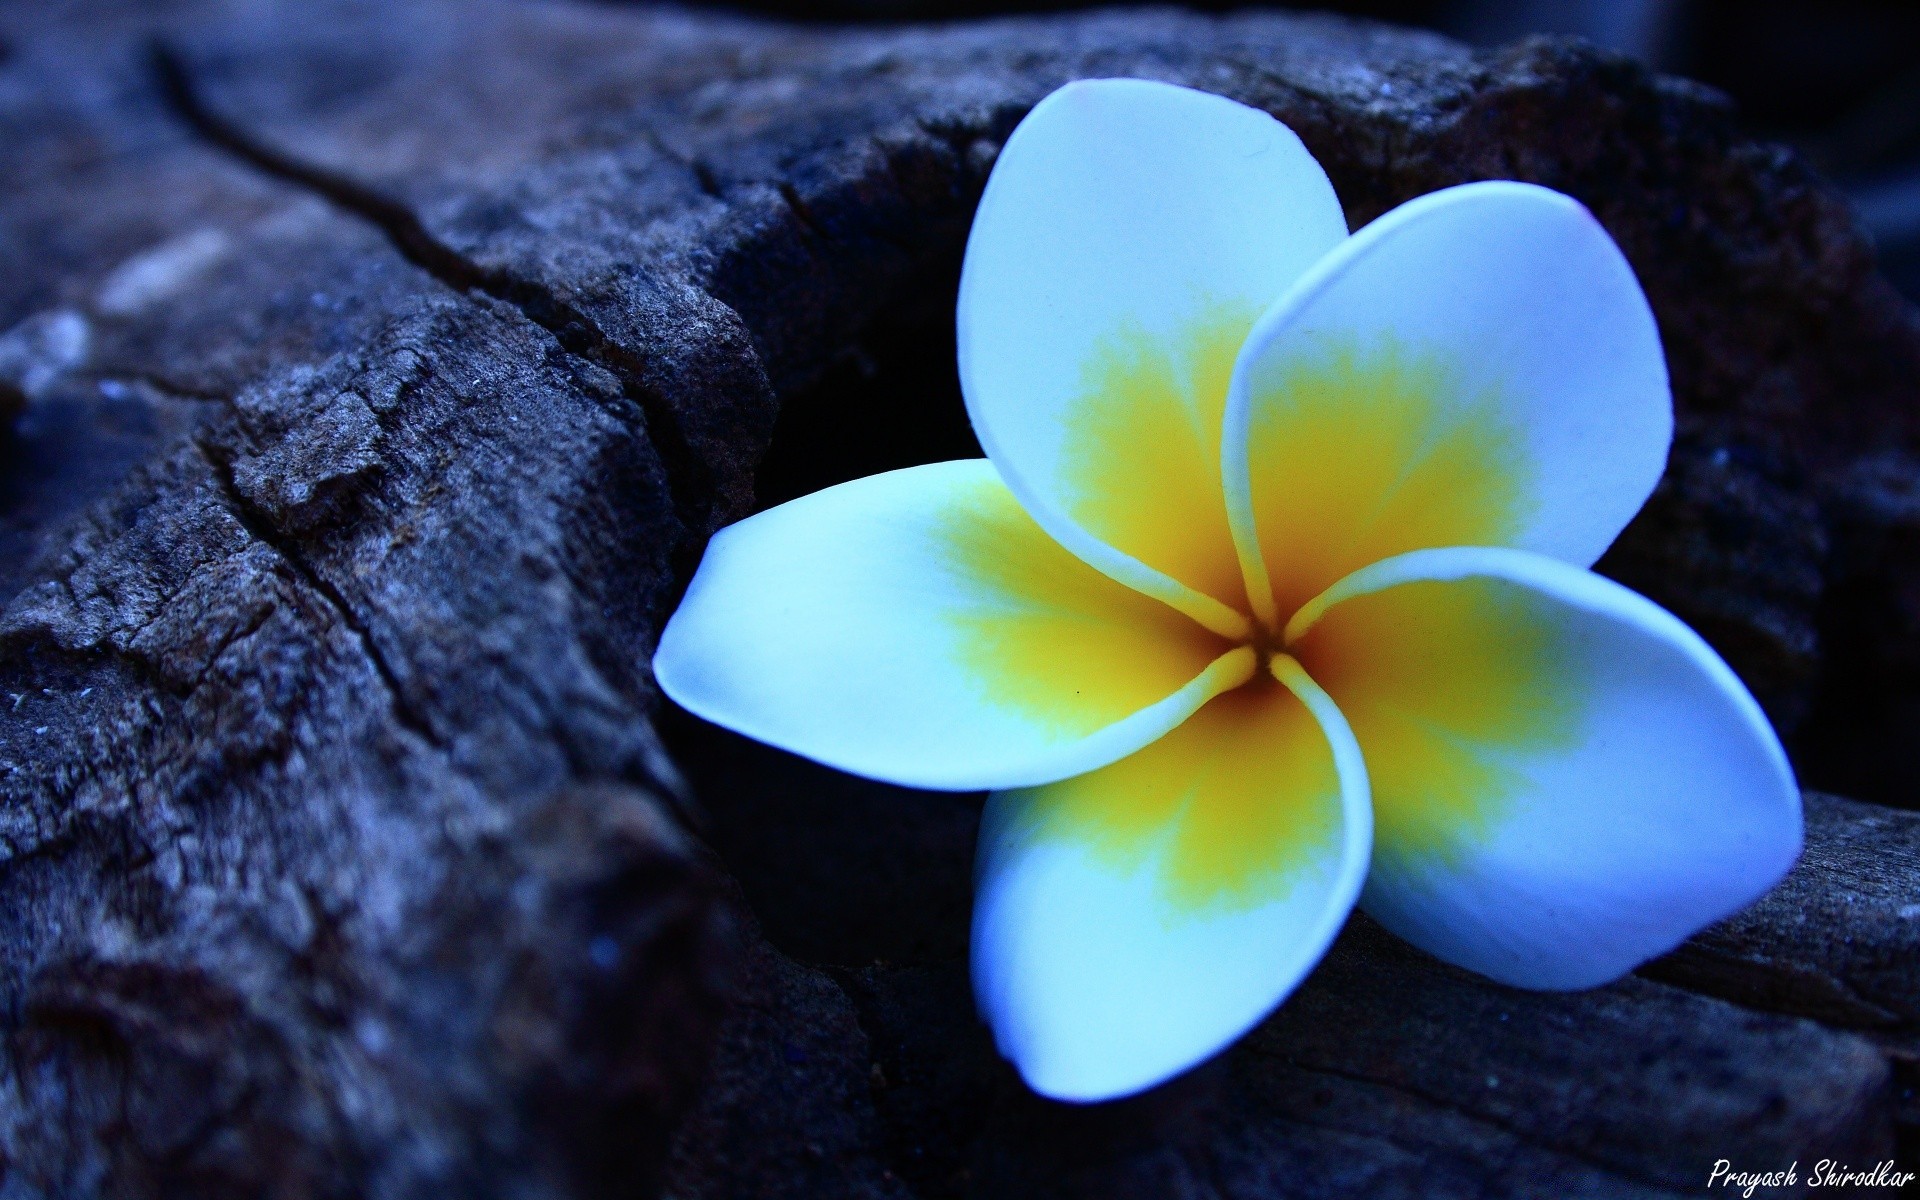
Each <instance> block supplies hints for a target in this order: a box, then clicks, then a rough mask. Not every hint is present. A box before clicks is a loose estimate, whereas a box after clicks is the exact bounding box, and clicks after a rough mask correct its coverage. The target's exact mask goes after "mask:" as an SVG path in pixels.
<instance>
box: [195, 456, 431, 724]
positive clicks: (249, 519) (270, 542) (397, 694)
mask: <svg viewBox="0 0 1920 1200" xmlns="http://www.w3.org/2000/svg"><path fill="white" fill-rule="evenodd" d="M197 441H198V444H199V447H200V452H201V453H202V454H203V455H205V456H206V459H207V461H208V463H209V464H211V465H212V467H213V476H214V479H215V481H216V482H218V483H219V485H220V491H221V494H222V496H223V497H224V499H225V500H226V502H227V508H228V510H229V511H230V512H232V514H233V517H234V519H235V520H237V521H239V522H240V525H241V528H243V529H245V530H246V531H247V535H248V536H249V537H251V538H253V539H254V540H255V541H257V542H259V543H260V544H261V545H263V546H266V547H267V548H268V549H270V550H272V551H273V552H274V553H275V554H277V555H279V556H280V558H281V560H282V561H283V562H285V563H286V564H287V566H288V568H289V569H290V570H291V571H293V573H294V575H295V576H296V577H297V578H298V579H299V580H300V581H301V582H302V583H304V584H306V585H307V587H308V588H309V589H310V590H311V591H312V592H313V593H314V595H316V596H318V597H319V598H320V600H321V602H322V603H324V604H325V605H326V606H327V607H328V608H330V609H332V610H333V613H334V615H335V616H336V617H337V618H338V619H339V621H340V623H341V624H342V625H344V626H346V628H347V630H348V632H350V633H352V634H353V636H354V638H355V640H356V641H358V643H359V645H360V651H361V653H362V655H363V656H365V658H366V660H367V663H368V665H369V666H371V667H372V668H373V672H374V674H375V675H378V676H379V677H380V682H381V683H382V684H383V685H384V686H385V687H386V689H387V692H388V693H389V695H390V696H391V698H392V704H393V715H394V719H395V720H396V721H398V722H399V723H400V725H401V726H402V727H403V728H405V729H406V730H407V731H409V732H410V733H413V734H415V735H417V736H419V737H420V738H422V739H424V740H425V741H426V742H427V743H428V744H429V745H431V746H436V747H438V746H444V745H445V744H446V743H445V739H443V738H442V737H441V736H440V735H439V734H438V733H437V732H436V731H435V730H434V728H433V725H432V722H431V721H429V720H428V719H427V716H426V714H424V713H422V712H421V711H420V710H419V709H417V708H415V707H414V705H413V702H412V701H411V700H410V699H409V698H408V696H407V690H406V688H405V686H404V685H403V684H402V682H401V680H400V675H399V673H398V672H396V671H395V670H394V668H393V664H392V663H390V662H388V661H387V656H386V652H385V651H384V650H382V649H381V648H380V642H379V640H378V639H377V638H375V637H374V636H373V631H372V629H371V628H370V627H369V626H368V625H367V622H366V621H365V620H364V619H363V618H362V617H361V616H360V615H359V614H358V613H356V612H355V611H354V609H353V605H351V604H349V603H348V602H347V598H346V595H345V594H344V593H342V592H341V591H340V589H339V588H338V587H336V586H334V584H333V582H332V581H331V580H329V579H328V578H327V577H326V576H324V575H322V574H321V573H320V572H319V570H317V569H316V568H315V567H314V565H313V564H312V563H310V562H308V561H307V559H306V556H305V555H304V554H302V553H301V552H300V549H299V547H297V546H295V545H294V544H293V542H292V541H290V540H289V539H288V538H286V537H285V536H283V535H282V534H281V533H280V531H279V530H277V529H275V528H274V526H273V521H272V520H271V518H269V517H268V515H267V514H266V513H265V512H262V511H261V510H260V508H259V507H258V506H257V505H255V504H254V503H253V502H252V501H251V500H249V499H247V497H246V495H245V494H244V493H243V492H241V490H240V488H239V487H238V486H237V485H236V484H235V482H234V478H233V460H232V457H231V456H230V455H228V454H227V453H225V452H223V451H222V450H221V449H220V448H219V447H217V446H215V445H212V444H211V443H209V442H207V441H205V440H198V439H197Z"/></svg>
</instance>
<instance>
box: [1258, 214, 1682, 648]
mask: <svg viewBox="0 0 1920 1200" xmlns="http://www.w3.org/2000/svg"><path fill="white" fill-rule="evenodd" d="M1672 431H1673V403H1672V397H1671V395H1670V393H1669V391H1668V387H1667V371H1666V360H1665V358H1664V357H1663V355H1662V353H1661V349H1660V338H1659V332H1658V330H1657V329H1656V327H1655V325H1654V320H1653V314H1652V312H1651V310H1650V309H1649V308H1648V307H1647V302H1646V298H1645V296H1644V295H1643V294H1642V293H1641V291H1640V286H1639V284H1638V282H1637V281H1636V280H1635V279H1634V275H1633V271H1632V269H1631V268H1630V267H1629V266H1628V265H1627V261H1626V259H1625V258H1624V257H1623V256H1622V255H1621V253H1620V251H1619V249H1618V248H1617V247H1616V246H1615V245H1614V244H1613V241H1612V239H1611V238H1609V237H1608V236H1607V233H1606V231H1605V230H1604V229H1602V228H1601V227H1600V224H1599V223H1598V222H1597V221H1595V220H1594V219H1593V217H1592V216H1591V215H1590V214H1589V213H1588V212H1587V210H1586V209H1584V208H1582V207H1581V206H1580V205H1579V204H1578V203H1577V202H1575V201H1574V200H1572V199H1569V198H1568V197H1566V196H1563V195H1560V194H1559V193H1558V192H1552V191H1548V190H1547V189H1545V188H1540V187H1534V186H1532V185H1529V184H1522V183H1508V182H1493V183H1474V184H1467V185H1465V186H1462V187H1454V188H1448V189H1446V190H1444V191H1440V192H1434V193H1432V194H1430V195H1426V196H1422V197H1420V198H1419V199H1417V200H1413V201H1411V202H1409V203H1407V204H1403V205H1401V206H1400V207H1399V208H1396V209H1394V210H1393V211H1392V212H1390V213H1388V214H1386V215H1385V216H1383V217H1381V218H1380V219H1379V220H1377V221H1375V222H1373V223H1372V224H1371V225H1368V226H1367V227H1366V228H1364V229H1362V230H1361V231H1360V232H1358V233H1356V234H1355V235H1354V236H1353V237H1351V238H1349V239H1348V240H1347V241H1346V242H1345V243H1343V244H1342V245H1341V246H1340V247H1339V248H1338V249H1337V250H1335V251H1334V252H1333V253H1331V254H1329V255H1328V256H1327V257H1326V258H1325V259H1323V260H1322V261H1321V262H1320V263H1319V264H1318V265H1316V266H1315V267H1314V269H1313V270H1311V271H1309V272H1308V273H1307V274H1306V275H1305V276H1303V277H1302V278H1301V280H1300V281H1299V282H1298V283H1297V284H1296V285H1295V287H1294V289H1293V290H1292V291H1291V292H1289V293H1288V295H1287V296H1286V297H1285V298H1284V299H1282V300H1281V301H1280V302H1279V303H1278V304H1276V305H1275V306H1274V308H1273V309H1272V310H1271V311H1269V312H1268V313H1267V314H1266V315H1265V316H1263V317H1262V318H1261V320H1260V322H1259V324H1258V326H1257V327H1256V328H1255V329H1254V331H1253V332H1252V334H1251V335H1250V336H1249V338H1248V340H1247V342H1246V346H1245V348H1244V350H1243V351H1242V353H1241V358H1240V362H1239V363H1238V365H1237V366H1236V367H1235V373H1234V379H1233V385H1232V388H1231V390H1230V395H1229V399H1228V404H1227V414H1226V431H1225V448H1224V469H1225V472H1226V490H1227V502H1228V509H1229V512H1230V514H1231V515H1232V521H1233V525H1234V535H1235V538H1236V540H1237V544H1238V545H1239V546H1240V547H1241V553H1242V557H1243V560H1244V565H1246V566H1247V568H1248V572H1249V580H1248V584H1249V587H1248V590H1249V592H1250V593H1251V594H1252V595H1253V596H1254V597H1255V600H1254V603H1255V604H1256V606H1261V607H1264V602H1263V599H1262V598H1263V597H1264V595H1265V594H1266V589H1265V588H1264V587H1263V586H1261V583H1260V578H1259V577H1260V574H1261V564H1262V563H1264V569H1265V574H1266V575H1267V576H1268V577H1270V578H1271V582H1272V588H1273V593H1274V595H1275V597H1276V603H1275V607H1274V609H1273V610H1272V611H1271V612H1267V613H1262V615H1263V616H1267V617H1269V619H1274V618H1276V617H1277V619H1280V620H1284V619H1285V618H1286V616H1287V614H1288V613H1290V612H1291V611H1292V609H1293V608H1294V607H1295V606H1297V605H1299V604H1301V603H1304V602H1305V601H1306V600H1307V599H1309V598H1310V597H1312V596H1314V595H1316V594H1318V593H1319V592H1320V591H1321V590H1322V589H1324V588H1326V587H1328V586H1329V585H1331V584H1332V583H1333V582H1334V581H1335V580H1337V579H1339V578H1340V577H1341V576H1343V575H1345V574H1346V573H1348V572H1349V571H1353V570H1357V569H1359V568H1360V567H1362V566H1365V565H1366V564H1367V563H1370V562H1377V561H1379V560H1380V559H1382V558H1387V557H1390V556H1392V555H1394V554H1400V553H1404V552H1406V551H1409V550H1418V549H1422V548H1426V547H1434V546H1464V545H1493V546H1512V547H1516V548H1519V549H1523V550H1532V551H1536V552H1538V553H1541V554H1547V555H1551V556H1552V557H1555V558H1560V559H1564V560H1565V561H1567V562H1570V563H1573V564H1575V565H1577V566H1587V565H1588V564H1590V563H1592V562H1593V561H1594V560H1595V559H1597V558H1598V557H1599V556H1600V554H1601V552H1602V551H1604V550H1605V549H1606V548H1607V546H1608V545H1609V544H1610V543H1611V542H1612V541H1613V539H1614V537H1615V536H1617V535H1618V534H1619V532H1620V530H1621V529H1622V528H1624V527H1625V525H1626V523H1627V522H1628V520H1630V519H1631V518H1632V517H1633V515H1634V514H1635V513H1636V512H1638V511H1639V510H1640V506H1641V505H1642V504H1643V503H1644V502H1645V501H1646V498H1647V496H1648V494H1649V493H1650V492H1651V491H1652V490H1653V486H1654V484H1655V483H1656V482H1657V481H1658V480H1659V478H1660V473H1661V471H1662V470H1664V469H1665V467H1666V461H1667V447H1668V443H1669V442H1670V441H1671V438H1672ZM1256 540H1257V542H1258V545H1259V547H1260V551H1261V553H1260V555H1259V557H1258V558H1257V559H1256V558H1255V557H1254V556H1253V555H1252V554H1251V553H1250V550H1251V547H1252V544H1253V543H1254V542H1255V541H1256Z"/></svg>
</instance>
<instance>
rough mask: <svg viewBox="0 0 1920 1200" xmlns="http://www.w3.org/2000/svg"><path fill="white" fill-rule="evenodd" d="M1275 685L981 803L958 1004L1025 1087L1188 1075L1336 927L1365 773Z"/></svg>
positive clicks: (1357, 879) (1122, 1089)
mask: <svg viewBox="0 0 1920 1200" xmlns="http://www.w3.org/2000/svg"><path fill="white" fill-rule="evenodd" d="M1287 665H1289V666H1291V665H1292V664H1291V663H1290V661H1288V664H1287ZM1288 686H1294V687H1298V688H1299V689H1300V695H1299V696H1298V697H1296V695H1295V694H1294V693H1293V692H1290V691H1288V690H1287V687H1282V686H1280V685H1279V684H1277V683H1275V682H1274V681H1273V680H1272V679H1263V680H1259V681H1255V682H1254V683H1251V684H1248V685H1247V686H1245V687H1242V688H1240V689H1238V690H1236V691H1233V692H1230V693H1228V694H1226V695H1223V696H1220V697H1219V698H1217V699H1215V700H1214V701H1212V702H1211V703H1210V704H1208V705H1207V706H1206V707H1205V708H1203V709H1201V710H1200V711H1199V712H1198V713H1196V714H1194V715H1193V716H1192V717H1191V718H1189V719H1188V720H1187V722H1186V723H1185V724H1183V725H1181V726H1180V727H1179V728H1177V729H1175V730H1174V731H1173V732H1171V733H1169V734H1168V735H1167V736H1166V737H1164V738H1161V739H1160V740H1159V741H1157V742H1155V743H1153V744H1152V745H1150V746H1148V747H1147V748H1146V749H1144V750H1141V751H1140V752H1139V753H1137V754H1134V755H1133V756H1131V757H1129V758H1124V759H1121V760H1120V761H1119V762H1116V763H1114V764H1113V765H1112V766H1109V767H1107V768H1105V769H1104V770H1100V771H1096V772H1093V773H1092V774H1089V775H1084V776H1080V777H1078V778H1074V779H1068V780H1065V781H1063V782H1060V783H1056V784H1051V785H1049V786H1047V787H1041V788H1033V789H1028V790H1024V791H1017V792H997V793H995V794H994V796H993V797H992V799H991V800H990V801H989V802H988V806H987V813H986V817H985V819H984V821H983V823H982V825H981V833H980V851H979V860H978V864H977V868H976V879H977V897H976V899H975V902H974V914H973V977H974V990H975V994H976V995H977V996H978V998H979V1001H980V1008H981V1011H982V1013H983V1014H984V1015H985V1016H986V1018H987V1021H988V1023H989V1024H991V1025H992V1027H993V1031H994V1037H995V1040H996V1041H997V1042H998V1044H999V1046H1000V1050H1001V1053H1003V1054H1005V1055H1006V1056H1007V1057H1008V1058H1010V1059H1012V1060H1013V1062H1014V1064H1015V1065H1016V1066H1018V1067H1019V1069H1020V1072H1021V1074H1022V1075H1023V1076H1024V1077H1025V1078H1026V1080H1027V1082H1028V1084H1029V1085H1031V1086H1032V1087H1033V1088H1034V1089H1035V1090H1036V1091H1039V1092H1042V1093H1044V1094H1046V1095H1049V1096H1052V1097H1055V1098H1057V1099H1063V1100H1078V1101H1090V1100H1105V1099H1111V1098H1113V1097H1116V1096H1123V1095H1127V1094H1130V1093H1132V1092H1137V1091H1140V1090H1142V1089H1144V1088H1147V1087H1151V1086H1152V1085H1154V1084H1156V1083H1159V1082H1161V1081H1162V1080H1164V1079H1167V1078H1168V1077H1170V1076H1172V1075H1174V1074H1177V1073H1178V1072H1180V1071H1183V1070H1185V1069H1187V1068H1188V1067H1191V1066H1193V1065H1194V1064H1196V1063H1198V1062H1200V1061H1201V1060H1202V1059H1205V1058H1207V1057H1208V1056H1209V1055H1212V1054H1214V1053H1215V1052H1217V1051H1219V1050H1220V1049H1221V1048H1223V1047H1224V1046H1226V1045H1227V1044H1228V1043H1229V1042H1231V1041H1233V1040H1234V1039H1235V1038H1237V1037H1239V1036H1240V1035H1241V1034H1242V1033H1244V1032H1246V1030H1247V1029H1249V1028H1250V1027H1252V1026H1253V1025H1254V1024H1255V1023H1256V1022H1258V1021H1259V1020H1260V1018H1261V1017H1263V1016H1264V1015H1265V1014H1266V1013H1267V1012H1268V1011H1270V1010H1271V1009H1272V1008H1273V1006H1274V1005H1276V1004H1278V1003H1279V1002H1280V1001H1281V999H1282V998H1284V997H1285V996H1286V995H1287V993H1289V992H1290V991H1292V990H1293V988H1294V986H1295V985H1296V984H1297V983H1298V982H1299V981H1300V979H1301V977H1302V976H1304V975H1305V974H1306V973H1307V972H1308V971H1309V970H1311V969H1312V968H1313V965H1314V964H1315V963H1317V962H1318V961H1319V960H1320V956H1321V954H1322V953H1324V952H1325V950H1326V948H1327V945H1328V943H1329V942H1331V941H1332V939H1333V936H1334V934H1335V933H1336V932H1338V930H1339V928H1340V926H1341V924H1342V923H1343V922H1344V920H1345V919H1346V916H1347V913H1348V911H1349V910H1350V909H1351V908H1352V907H1353V903H1354V900H1355V897H1356V896H1357V895H1358V894H1359V890H1360V884H1361V881H1362V879H1363V877H1364V874H1365V871H1366V863H1367V847H1368V836H1369V833H1368V831H1369V825H1370V816H1369V812H1368V808H1367V784H1366V769H1365V767H1364V765H1363V764H1362V763H1361V761H1360V754H1359V751H1358V748H1357V747H1355V746H1354V744H1353V739H1352V735H1351V734H1350V733H1349V732H1348V731H1347V729H1346V726H1345V723H1344V722H1343V721H1342V720H1341V718H1340V714H1339V712H1338V711H1337V710H1336V709H1334V707H1333V705H1332V703H1331V702H1330V701H1328V700H1327V699H1326V697H1325V695H1324V693H1321V692H1320V691H1319V689H1318V688H1317V687H1315V686H1314V685H1313V683H1312V682H1311V681H1310V680H1307V679H1306V678H1305V676H1304V675H1303V674H1300V673H1299V672H1298V668H1297V667H1295V668H1294V675H1293V676H1292V677H1291V678H1289V679H1288ZM1303 700H1304V701H1305V703H1303Z"/></svg>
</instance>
